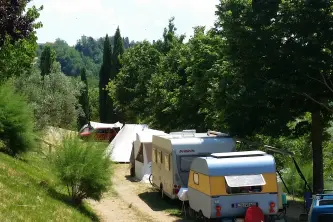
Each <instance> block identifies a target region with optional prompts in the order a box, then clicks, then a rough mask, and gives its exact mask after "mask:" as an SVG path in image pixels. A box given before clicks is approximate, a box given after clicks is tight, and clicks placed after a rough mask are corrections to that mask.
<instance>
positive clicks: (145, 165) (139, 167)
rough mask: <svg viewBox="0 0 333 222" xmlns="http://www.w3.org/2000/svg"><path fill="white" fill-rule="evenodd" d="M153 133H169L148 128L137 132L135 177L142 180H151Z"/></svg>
mask: <svg viewBox="0 0 333 222" xmlns="http://www.w3.org/2000/svg"><path fill="white" fill-rule="evenodd" d="M153 135H167V134H166V133H164V132H163V131H159V130H151V129H147V130H144V131H142V132H138V133H137V134H136V140H135V141H134V147H133V154H134V156H133V158H135V161H134V162H135V165H134V168H135V177H136V178H137V179H139V180H141V181H142V182H149V175H150V174H151V158H152V140H153Z"/></svg>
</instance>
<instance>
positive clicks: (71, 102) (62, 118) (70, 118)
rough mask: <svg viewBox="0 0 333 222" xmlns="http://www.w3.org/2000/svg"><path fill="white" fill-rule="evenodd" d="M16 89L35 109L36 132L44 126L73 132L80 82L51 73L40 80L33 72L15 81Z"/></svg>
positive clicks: (38, 74)
mask: <svg viewBox="0 0 333 222" xmlns="http://www.w3.org/2000/svg"><path fill="white" fill-rule="evenodd" d="M15 86H16V90H18V91H20V92H22V93H24V94H25V95H26V96H27V98H28V100H29V103H30V104H31V105H32V107H33V109H34V114H35V119H36V125H35V127H36V129H38V130H41V129H43V128H44V127H46V126H54V127H60V128H65V129H76V123H77V122H76V120H77V117H78V113H79V108H80V106H79V102H78V96H79V95H80V90H81V88H82V86H83V85H82V83H80V81H79V79H76V78H73V77H68V76H65V75H64V74H63V73H51V74H49V75H46V76H45V77H44V78H42V76H41V75H40V73H39V71H38V70H35V71H34V72H33V73H31V74H29V75H27V74H26V75H21V76H20V77H19V78H17V79H16V81H15Z"/></svg>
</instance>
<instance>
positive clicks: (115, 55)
mask: <svg viewBox="0 0 333 222" xmlns="http://www.w3.org/2000/svg"><path fill="white" fill-rule="evenodd" d="M124 50H125V49H124V43H123V39H122V38H121V35H120V29H119V27H118V28H117V30H116V33H115V34H114V44H113V50H112V60H113V63H112V68H113V70H112V74H111V76H110V77H111V80H113V79H114V78H115V77H116V76H117V74H118V73H119V70H120V68H121V64H120V56H122V54H123V53H124Z"/></svg>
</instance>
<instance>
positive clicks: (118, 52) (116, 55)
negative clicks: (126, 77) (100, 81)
mask: <svg viewBox="0 0 333 222" xmlns="http://www.w3.org/2000/svg"><path fill="white" fill-rule="evenodd" d="M124 50H125V49H124V42H123V38H122V37H121V34H120V29H119V26H118V27H117V30H116V33H115V35H114V41H113V53H112V72H111V76H110V81H113V80H114V79H115V78H116V76H117V75H118V73H119V72H120V69H121V63H120V57H121V56H122V55H123V53H124ZM107 106H108V116H107V121H108V122H116V121H117V120H122V117H121V116H120V115H119V113H118V115H119V116H118V117H117V115H116V113H115V109H114V102H113V100H112V98H111V97H110V96H108V97H107Z"/></svg>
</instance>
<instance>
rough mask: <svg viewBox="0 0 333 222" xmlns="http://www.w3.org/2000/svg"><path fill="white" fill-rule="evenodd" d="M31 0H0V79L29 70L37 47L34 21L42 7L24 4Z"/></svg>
mask: <svg viewBox="0 0 333 222" xmlns="http://www.w3.org/2000/svg"><path fill="white" fill-rule="evenodd" d="M28 2H30V1H26V0H24V1H9V0H1V1H0V5H1V7H0V82H3V81H5V80H6V79H7V78H8V77H11V76H18V75H20V74H22V73H23V72H29V70H30V69H31V68H32V66H33V64H34V62H35V61H34V59H35V50H36V46H37V43H36V40H37V37H36V33H35V30H36V29H38V28H40V27H41V26H42V24H41V23H40V22H36V20H37V19H38V17H39V12H40V10H42V7H41V8H39V9H37V8H36V7H34V6H33V7H31V8H27V3H28Z"/></svg>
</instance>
